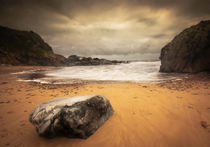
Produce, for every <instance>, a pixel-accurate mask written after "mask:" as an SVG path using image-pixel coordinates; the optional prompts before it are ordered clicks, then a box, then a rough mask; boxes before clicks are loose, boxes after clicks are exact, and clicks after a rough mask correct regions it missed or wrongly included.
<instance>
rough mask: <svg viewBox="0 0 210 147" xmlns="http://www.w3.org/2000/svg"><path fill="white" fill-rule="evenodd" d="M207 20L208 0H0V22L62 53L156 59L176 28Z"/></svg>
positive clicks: (114, 57) (181, 28)
mask: <svg viewBox="0 0 210 147" xmlns="http://www.w3.org/2000/svg"><path fill="white" fill-rule="evenodd" d="M207 19H210V0H173V1H172V0H0V25H3V26H8V27H12V28H15V29H21V30H33V31H34V32H37V33H38V34H39V35H41V36H42V37H43V38H44V40H45V41H46V42H48V43H49V44H50V45H51V46H52V48H53V50H54V52H55V53H58V54H62V55H64V56H68V55H72V54H77V55H81V56H92V57H103V58H108V59H120V60H130V59H132V60H144V59H158V57H159V54H160V50H161V48H162V47H163V46H164V45H165V44H166V43H168V42H169V41H170V40H171V39H173V37H174V36H175V35H177V34H178V33H179V32H180V31H182V30H183V29H185V28H186V27H189V26H191V25H194V24H197V23H198V22H199V21H201V20H207Z"/></svg>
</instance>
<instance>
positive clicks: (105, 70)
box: [22, 61, 185, 84]
mask: <svg viewBox="0 0 210 147" xmlns="http://www.w3.org/2000/svg"><path fill="white" fill-rule="evenodd" d="M159 68H160V61H155V62H131V63H127V64H117V65H99V66H72V67H62V68H57V69H53V70H46V71H40V73H42V74H43V75H44V76H37V78H32V79H22V80H25V81H34V82H40V83H54V84H64V83H77V82H81V81H122V82H123V81H125V82H126V81H127V82H161V81H167V80H180V79H182V78H183V77H185V75H183V74H173V73H170V74H169V73H160V72H159ZM29 73H30V71H29ZM31 73H35V74H37V73H39V71H31Z"/></svg>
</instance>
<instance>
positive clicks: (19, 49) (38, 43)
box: [0, 26, 66, 66]
mask: <svg viewBox="0 0 210 147" xmlns="http://www.w3.org/2000/svg"><path fill="white" fill-rule="evenodd" d="M65 59H66V58H65V57H63V56H61V55H56V54H54V53H53V50H52V48H51V47H50V46H49V45H48V44H47V43H45V42H44V40H43V39H42V38H41V37H40V36H39V35H38V34H36V33H34V32H32V31H30V32H28V31H19V30H14V29H10V28H7V27H2V26H0V64H11V65H56V66H57V65H63V64H64V62H65Z"/></svg>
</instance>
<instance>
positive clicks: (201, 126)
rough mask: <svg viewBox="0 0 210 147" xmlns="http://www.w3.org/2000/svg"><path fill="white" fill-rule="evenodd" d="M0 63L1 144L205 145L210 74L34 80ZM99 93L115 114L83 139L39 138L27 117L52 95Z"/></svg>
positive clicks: (209, 135)
mask: <svg viewBox="0 0 210 147" xmlns="http://www.w3.org/2000/svg"><path fill="white" fill-rule="evenodd" d="M45 68H50V67H26V66H25V67H12V66H11V67H5V66H2V67H0V126H1V127H0V146H1V147H4V146H12V147H15V146H17V147H18V146H23V147H38V146H39V147H45V146H53V147H54V146H55V147H69V146H73V147H82V146H86V147H98V146H100V147H115V146H120V147H123V146H125V147H127V146H129V147H136V146H145V147H150V146H152V147H153V146H161V147H188V146H190V147H209V146H210V76H209V74H202V75H194V76H192V77H191V78H189V79H185V80H182V81H168V82H164V83H158V84H155V83H113V82H112V83H85V84H73V85H53V84H39V83H29V82H20V81H17V77H16V75H14V74H10V73H13V72H17V71H22V70H30V69H45ZM87 94H103V95H105V96H106V97H107V98H108V99H109V100H110V102H111V104H112V106H113V108H114V110H115V113H114V115H113V116H112V117H111V118H110V119H109V120H108V121H107V122H106V123H105V124H104V125H103V126H102V127H101V128H99V129H98V130H97V131H96V133H95V134H93V135H92V136H91V137H90V138H88V139H86V140H82V139H69V138H65V137H57V138H54V139H45V138H42V137H39V136H38V135H37V133H36V131H35V128H34V127H33V125H32V124H30V122H29V121H28V119H29V115H30V113H31V111H32V109H33V108H34V107H35V106H36V105H38V104H40V103H42V102H44V101H47V100H51V99H53V98H57V97H67V96H77V95H87Z"/></svg>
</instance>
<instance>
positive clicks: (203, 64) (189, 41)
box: [160, 20, 210, 73]
mask: <svg viewBox="0 0 210 147" xmlns="http://www.w3.org/2000/svg"><path fill="white" fill-rule="evenodd" d="M160 59H161V67H160V71H161V72H190V73H192V72H201V71H210V20H208V21H201V22H200V23H199V24H197V25H195V26H192V27H190V28H187V29H185V30H184V31H183V32H181V33H180V34H179V35H177V36H176V37H175V38H174V39H173V40H172V41H171V42H170V43H169V44H167V45H166V46H165V47H163V48H162V50H161V56H160Z"/></svg>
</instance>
